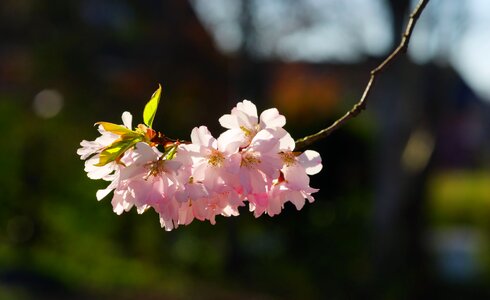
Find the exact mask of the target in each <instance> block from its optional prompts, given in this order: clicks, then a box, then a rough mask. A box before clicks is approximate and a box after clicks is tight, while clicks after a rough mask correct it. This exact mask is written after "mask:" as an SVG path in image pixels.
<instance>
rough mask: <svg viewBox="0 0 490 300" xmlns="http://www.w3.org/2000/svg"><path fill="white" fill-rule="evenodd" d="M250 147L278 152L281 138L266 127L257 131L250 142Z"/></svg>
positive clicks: (267, 151) (261, 150) (262, 150)
mask: <svg viewBox="0 0 490 300" xmlns="http://www.w3.org/2000/svg"><path fill="white" fill-rule="evenodd" d="M250 148H253V150H255V151H259V152H261V153H271V152H272V153H278V152H279V139H277V138H276V137H275V136H274V135H273V134H272V133H271V131H270V130H267V129H264V130H261V131H259V132H258V133H257V135H256V136H255V137H254V138H253V140H252V142H251V143H250Z"/></svg>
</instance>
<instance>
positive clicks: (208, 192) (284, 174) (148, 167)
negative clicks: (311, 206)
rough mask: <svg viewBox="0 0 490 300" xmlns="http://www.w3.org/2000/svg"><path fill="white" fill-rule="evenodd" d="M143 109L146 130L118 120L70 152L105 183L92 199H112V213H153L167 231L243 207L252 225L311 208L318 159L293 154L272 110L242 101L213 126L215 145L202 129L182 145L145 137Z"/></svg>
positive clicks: (128, 119) (126, 117)
mask: <svg viewBox="0 0 490 300" xmlns="http://www.w3.org/2000/svg"><path fill="white" fill-rule="evenodd" d="M154 97H155V94H154ZM158 98H159V94H158ZM152 99H153V97H152ZM150 101H151V100H150ZM149 104H150V102H149ZM149 104H147V107H146V108H145V113H144V115H145V114H146V115H145V116H144V118H145V124H140V125H138V126H137V127H136V129H135V130H132V124H131V123H132V116H131V114H130V113H128V112H124V113H123V115H122V121H123V125H116V124H112V123H106V122H100V123H97V124H98V131H99V133H100V136H99V137H98V138H96V139H95V140H94V141H86V140H84V141H82V142H81V148H80V149H78V151H77V154H78V155H80V157H81V159H82V160H85V171H86V172H87V175H88V177H89V178H91V179H102V180H105V181H108V182H109V185H108V186H107V187H106V188H105V189H101V190H99V191H97V194H96V196H97V199H98V200H101V199H102V198H104V197H106V196H107V195H109V194H110V193H111V192H113V197H112V206H113V209H114V212H115V213H117V214H121V213H123V212H124V211H129V210H130V209H131V208H132V207H133V206H134V207H136V210H137V211H138V213H143V212H145V211H146V210H147V209H149V208H153V209H154V210H155V211H156V212H157V213H158V214H159V216H160V223H161V226H162V227H164V228H165V230H168V231H169V230H172V229H173V228H177V227H178V226H179V225H187V224H189V223H191V222H192V221H193V220H194V219H197V220H200V221H204V220H209V221H210V222H211V223H212V224H215V218H216V216H217V215H222V216H227V217H228V216H237V215H238V214H239V210H238V208H239V207H241V206H246V205H247V204H248V207H249V210H250V211H251V212H253V214H254V216H255V217H259V216H260V215H262V214H264V213H265V214H268V215H269V216H274V215H276V214H279V213H280V212H281V210H282V209H283V208H284V204H285V203H286V202H288V201H290V202H292V203H293V204H294V205H295V206H296V208H297V209H298V210H299V209H301V208H302V207H303V206H304V204H305V200H308V201H309V202H312V201H313V200H314V198H313V196H312V193H314V192H317V191H318V189H314V188H311V187H310V186H309V181H310V179H309V176H308V175H313V174H316V173H318V172H319V171H320V170H321V168H322V164H321V158H320V155H319V154H318V152H316V151H312V150H307V151H305V152H302V153H298V152H294V146H295V143H294V140H293V139H292V137H291V136H290V134H289V133H288V132H287V131H286V130H285V129H284V128H283V126H284V125H285V123H286V119H285V117H284V116H282V115H280V114H279V112H278V110H277V109H275V108H271V109H268V110H265V111H264V112H262V113H261V114H260V117H259V116H258V114H257V108H256V106H255V105H254V104H253V103H252V102H250V101H247V100H244V101H243V102H239V103H238V104H237V105H236V107H234V108H233V109H232V111H231V113H230V114H226V115H224V116H222V117H221V118H220V119H219V122H220V124H221V125H222V126H223V127H224V128H226V131H224V132H223V133H221V135H220V136H219V137H218V138H215V137H213V136H212V134H211V133H210V132H209V130H208V129H207V128H206V127H205V126H201V127H196V128H194V129H193V130H192V132H191V136H190V138H191V139H190V142H184V141H178V140H171V139H169V138H167V137H166V136H164V135H163V134H161V133H158V132H156V131H154V130H153V129H151V123H152V121H153V117H154V114H155V111H156V106H153V107H152V105H149ZM153 104H155V103H153ZM156 104H158V101H157V102H156ZM148 111H149V112H148Z"/></svg>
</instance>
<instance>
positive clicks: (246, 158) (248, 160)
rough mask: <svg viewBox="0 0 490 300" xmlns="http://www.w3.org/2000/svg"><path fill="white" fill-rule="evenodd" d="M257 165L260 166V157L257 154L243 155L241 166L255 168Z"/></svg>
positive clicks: (248, 153)
mask: <svg viewBox="0 0 490 300" xmlns="http://www.w3.org/2000/svg"><path fill="white" fill-rule="evenodd" d="M257 164H260V156H258V155H257V154H255V153H251V152H247V153H244V154H243V155H242V162H241V163H240V166H242V167H247V168H253V167H254V166H255V165H257Z"/></svg>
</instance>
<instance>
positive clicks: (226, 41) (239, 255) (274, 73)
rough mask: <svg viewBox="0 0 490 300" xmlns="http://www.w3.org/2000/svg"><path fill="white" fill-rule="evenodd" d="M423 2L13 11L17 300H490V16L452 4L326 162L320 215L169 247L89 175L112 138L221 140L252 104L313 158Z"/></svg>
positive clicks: (80, 1) (193, 1) (1, 239)
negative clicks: (152, 107) (82, 148)
mask: <svg viewBox="0 0 490 300" xmlns="http://www.w3.org/2000/svg"><path fill="white" fill-rule="evenodd" d="M414 5H415V2H414V1H409V0H349V1H335V0H303V1H292V0H260V1H259V0H188V1H184V0H169V1H159V0H139V1H126V0H73V1H60V0H49V1H34V0H2V1H1V2H0V130H1V133H2V134H3V136H2V141H1V147H0V170H1V172H0V199H1V201H0V203H1V206H2V208H1V209H0V299H44V298H45V299H67V298H69V299H88V298H90V299H108V298H120V299H369V298H372V299H421V298H429V297H430V298H435V299H437V298H442V297H444V298H446V299H463V298H464V299H468V298H476V299H478V298H482V299H484V298H487V297H490V289H489V284H490V244H489V242H490V168H489V167H490V151H489V150H490V149H489V148H490V133H489V132H490V130H489V129H490V121H489V120H490V118H489V116H490V109H489V101H490V57H489V55H488V54H489V53H490V2H488V1H486V0H467V1H459V0H445V1H442V0H432V1H430V3H429V5H428V6H427V8H426V10H425V11H424V13H423V15H422V17H421V19H420V22H419V23H418V25H417V27H416V28H415V33H414V36H413V39H412V41H411V44H410V49H409V51H408V52H409V53H408V55H407V56H405V57H402V58H401V59H399V60H397V61H396V63H394V64H393V65H391V66H390V67H389V69H388V70H386V72H384V73H383V74H382V75H381V76H380V78H379V80H378V81H377V83H376V86H375V88H374V90H373V93H372V94H371V97H370V100H369V104H368V108H367V110H366V111H364V112H363V113H362V114H361V115H359V117H357V118H356V119H354V120H352V121H350V122H349V123H348V124H347V125H346V126H344V127H342V128H341V129H340V130H338V131H337V132H335V133H334V134H332V135H331V136H330V137H328V138H327V139H325V140H323V141H321V142H319V143H317V144H315V145H314V146H313V147H312V149H314V150H317V151H319V152H320V153H321V155H322V157H323V162H324V169H323V170H322V172H321V173H320V174H319V175H315V176H313V177H312V179H311V181H312V182H311V185H312V186H313V187H317V188H320V192H318V193H317V194H316V201H315V202H314V203H313V204H307V205H306V206H305V207H304V209H303V210H301V211H299V212H298V211H296V210H295V208H294V206H293V205H289V204H288V205H286V207H285V209H284V211H283V213H282V214H280V215H278V216H275V217H273V218H271V217H268V216H262V217H260V218H258V219H255V218H254V217H253V216H252V214H251V213H249V212H248V211H247V209H245V208H244V209H243V210H242V211H241V215H240V216H239V217H236V218H224V217H218V218H217V224H216V225H214V226H213V225H210V224H209V223H203V222H197V221H194V222H193V223H192V224H191V225H189V226H186V227H181V228H178V229H177V230H174V231H172V232H165V231H164V230H163V229H161V228H160V225H159V221H158V216H157V214H156V213H154V212H153V211H148V212H146V213H145V214H143V215H138V214H137V213H136V212H135V211H131V212H129V213H125V214H123V215H122V216H117V215H115V214H114V213H113V212H112V207H111V204H110V199H104V200H102V201H101V202H97V200H96V198H95V192H96V190H97V189H99V188H102V187H104V186H105V185H106V183H104V182H96V181H91V180H89V179H88V178H87V177H86V175H85V172H84V171H83V162H82V161H80V160H79V157H78V156H77V155H76V149H77V148H78V147H79V142H80V141H81V140H82V139H88V140H92V139H94V138H95V137H96V136H97V131H96V129H95V128H94V127H93V126H92V124H94V123H95V122H97V121H109V122H115V123H120V116H121V113H122V112H123V111H125V110H128V111H131V112H132V113H133V115H134V123H138V122H141V119H142V118H141V114H142V110H143V107H144V104H145V103H146V101H147V100H148V99H149V97H150V95H151V94H152V92H153V91H154V90H155V89H156V87H157V83H162V84H163V87H164V94H163V100H162V102H161V104H160V108H159V110H158V114H157V117H156V120H155V124H154V127H155V128H156V129H158V130H160V131H162V132H164V133H165V134H167V135H168V136H171V137H174V138H181V139H188V136H189V134H190V131H191V129H192V128H193V127H194V126H199V125H207V126H208V127H209V128H210V130H211V131H212V132H213V133H214V134H215V135H216V136H217V135H218V134H219V133H220V132H222V129H220V126H219V123H218V118H219V117H220V116H221V115H222V114H225V113H228V112H229V111H230V109H231V108H232V107H233V106H234V105H235V104H236V102H238V101H241V100H242V99H250V100H252V101H254V102H255V103H256V104H257V106H258V108H259V110H260V111H261V110H264V109H267V108H270V107H277V108H278V109H279V110H280V112H281V113H282V114H284V115H285V116H286V118H287V122H288V123H287V124H286V129H287V130H289V131H290V132H291V134H292V135H293V137H295V138H300V137H302V136H304V135H306V134H311V133H313V132H316V131H318V130H320V129H322V128H324V127H326V126H327V125H329V124H330V122H332V121H333V120H335V119H336V118H338V117H339V116H340V115H341V114H343V113H344V112H345V111H346V110H347V109H349V108H350V107H351V106H352V105H353V104H354V103H355V102H357V101H358V99H359V97H360V95H361V93H362V90H363V88H364V86H365V84H366V82H367V79H368V75H369V70H371V69H372V68H374V67H375V66H376V65H377V64H378V63H379V62H380V61H381V59H382V58H383V57H384V56H386V55H387V54H388V53H389V51H390V50H391V49H392V48H393V47H394V46H395V44H396V43H398V41H399V37H400V33H401V31H402V28H403V27H404V26H405V25H404V24H405V22H406V20H407V17H406V16H407V15H408V13H409V11H410V10H411V9H412V8H413V7H414Z"/></svg>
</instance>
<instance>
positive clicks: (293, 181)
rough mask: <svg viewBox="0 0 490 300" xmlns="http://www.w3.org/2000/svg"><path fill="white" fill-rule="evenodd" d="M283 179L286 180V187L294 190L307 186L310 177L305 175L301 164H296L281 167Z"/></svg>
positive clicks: (303, 188)
mask: <svg viewBox="0 0 490 300" xmlns="http://www.w3.org/2000/svg"><path fill="white" fill-rule="evenodd" d="M282 171H283V174H284V179H286V181H287V182H288V187H291V188H292V189H294V190H305V189H307V188H309V185H310V177H308V175H306V173H305V170H304V168H303V167H302V166H299V165H297V164H295V165H292V166H290V167H285V168H283V170H282Z"/></svg>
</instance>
